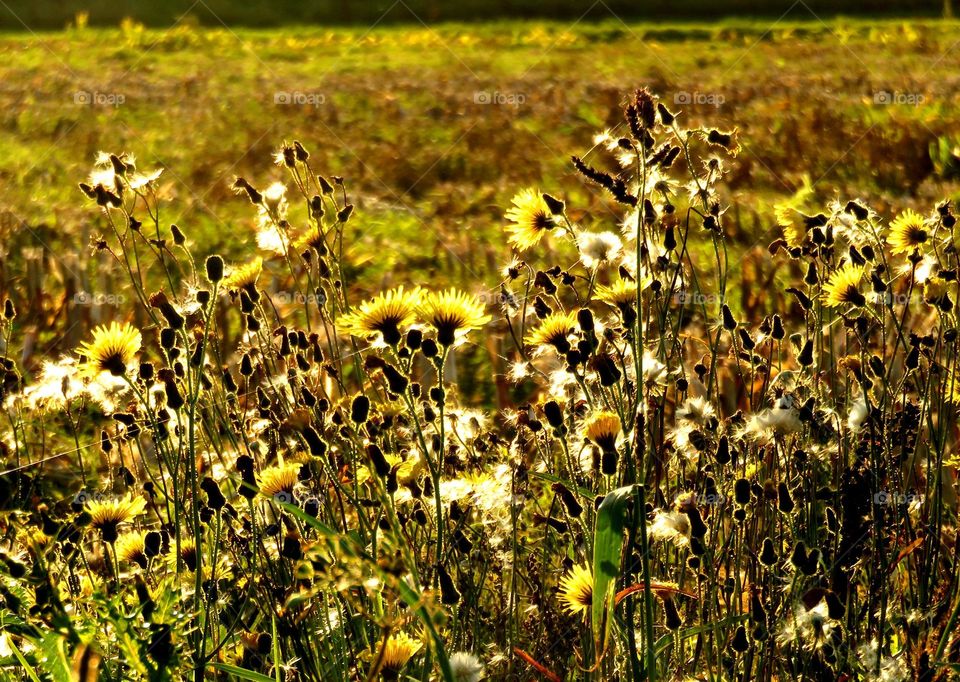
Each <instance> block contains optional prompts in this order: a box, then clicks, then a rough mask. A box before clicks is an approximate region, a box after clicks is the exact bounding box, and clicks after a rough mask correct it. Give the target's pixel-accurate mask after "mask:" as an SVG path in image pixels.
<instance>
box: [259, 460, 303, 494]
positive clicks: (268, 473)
mask: <svg viewBox="0 0 960 682" xmlns="http://www.w3.org/2000/svg"><path fill="white" fill-rule="evenodd" d="M300 468H301V465H300V464H297V463H295V462H292V463H286V464H283V463H281V464H278V465H277V466H272V467H267V468H265V469H264V470H263V471H261V472H260V473H259V474H257V485H259V486H260V494H261V495H263V496H264V497H268V498H271V499H274V500H276V501H278V502H286V503H287V504H293V502H294V497H293V488H294V487H295V486H296V485H297V482H298V481H299V480H300Z"/></svg>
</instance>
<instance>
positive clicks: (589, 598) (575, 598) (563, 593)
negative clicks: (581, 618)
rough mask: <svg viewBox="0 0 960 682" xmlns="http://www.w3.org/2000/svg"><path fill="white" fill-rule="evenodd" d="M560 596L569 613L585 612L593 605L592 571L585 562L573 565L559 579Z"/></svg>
mask: <svg viewBox="0 0 960 682" xmlns="http://www.w3.org/2000/svg"><path fill="white" fill-rule="evenodd" d="M560 598H561V599H562V600H563V602H564V604H565V605H566V609H567V611H569V612H570V613H574V614H576V613H586V612H588V611H589V610H590V607H591V606H592V605H593V571H592V570H591V569H590V567H589V566H587V565H586V564H583V565H577V566H574V567H573V569H572V570H571V571H570V572H569V573H567V575H565V576H564V577H563V579H562V580H561V581H560Z"/></svg>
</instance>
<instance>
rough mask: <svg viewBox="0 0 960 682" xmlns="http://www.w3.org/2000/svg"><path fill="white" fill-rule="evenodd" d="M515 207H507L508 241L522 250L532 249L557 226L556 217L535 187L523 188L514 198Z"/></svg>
mask: <svg viewBox="0 0 960 682" xmlns="http://www.w3.org/2000/svg"><path fill="white" fill-rule="evenodd" d="M512 203H513V207H512V208H509V209H507V212H506V214H505V217H506V218H507V220H509V221H510V224H509V225H507V228H506V230H507V234H508V235H509V236H508V238H507V241H509V242H510V244H511V245H512V246H515V247H516V248H517V249H519V250H520V251H526V250H528V249H532V248H533V247H534V246H536V245H537V244H539V243H540V240H541V239H543V237H544V235H545V234H547V233H548V232H549V231H550V230H552V229H553V228H554V227H556V219H555V218H554V217H553V216H552V215H551V214H550V210H549V209H548V208H547V204H546V203H545V202H544V200H543V197H542V196H541V195H540V192H538V191H537V190H535V189H532V188H527V189H524V190H521V191H520V192H518V193H517V195H516V196H514V197H513V199H512Z"/></svg>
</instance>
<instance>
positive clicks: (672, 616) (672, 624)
mask: <svg viewBox="0 0 960 682" xmlns="http://www.w3.org/2000/svg"><path fill="white" fill-rule="evenodd" d="M663 624H664V625H665V626H666V627H667V629H668V630H679V629H680V626H681V625H683V619H681V618H680V612H679V611H677V605H676V604H675V603H674V601H673V599H664V600H663Z"/></svg>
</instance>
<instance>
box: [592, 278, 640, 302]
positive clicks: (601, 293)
mask: <svg viewBox="0 0 960 682" xmlns="http://www.w3.org/2000/svg"><path fill="white" fill-rule="evenodd" d="M597 299H598V300H601V301H603V302H604V303H609V304H610V305H612V306H616V307H617V308H620V307H622V306H635V305H636V304H637V283H636V282H635V281H632V280H629V279H618V280H617V281H616V282H614V283H613V284H611V285H610V286H608V287H607V286H602V285H601V286H599V287H597Z"/></svg>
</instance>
